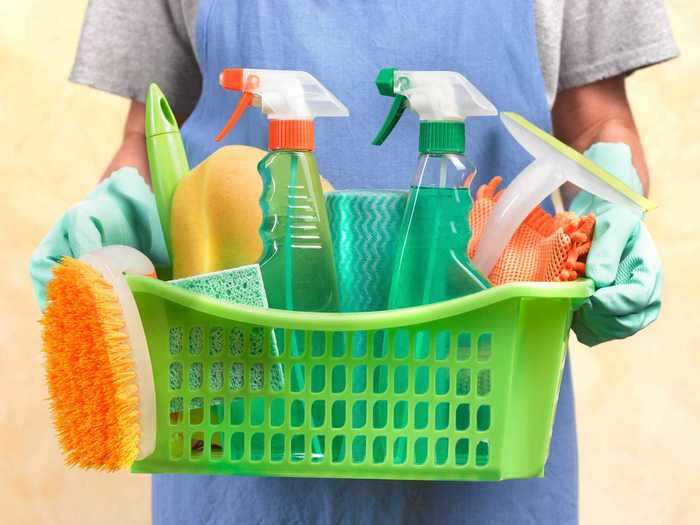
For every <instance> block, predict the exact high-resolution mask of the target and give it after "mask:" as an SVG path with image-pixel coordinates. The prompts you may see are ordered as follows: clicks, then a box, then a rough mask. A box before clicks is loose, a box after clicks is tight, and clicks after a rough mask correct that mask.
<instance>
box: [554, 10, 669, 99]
mask: <svg viewBox="0 0 700 525" xmlns="http://www.w3.org/2000/svg"><path fill="white" fill-rule="evenodd" d="M565 1H566V5H565V10H564V21H563V30H562V43H561V65H560V69H559V86H558V87H559V90H563V89H567V88H572V87H577V86H582V85H585V84H590V83H592V82H595V81H598V80H603V79H606V78H611V77H614V76H617V75H621V74H626V73H631V72H633V71H635V70H637V69H640V68H643V67H647V66H650V65H653V64H657V63H659V62H663V61H665V60H669V59H671V58H674V57H676V56H678V48H677V46H676V43H675V41H674V39H673V35H672V33H671V25H670V23H669V20H668V16H667V14H666V9H665V6H664V1H663V0H615V1H610V0H565Z"/></svg>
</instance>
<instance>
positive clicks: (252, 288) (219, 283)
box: [170, 264, 267, 308]
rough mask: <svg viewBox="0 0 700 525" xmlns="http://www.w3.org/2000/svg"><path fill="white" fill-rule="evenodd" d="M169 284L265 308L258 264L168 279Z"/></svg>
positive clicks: (263, 289)
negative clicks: (172, 279)
mask: <svg viewBox="0 0 700 525" xmlns="http://www.w3.org/2000/svg"><path fill="white" fill-rule="evenodd" d="M170 284H172V285H175V286H179V287H180V288H184V289H185V290H189V291H190V292H194V293H199V294H203V295H208V296H209V297H214V298H216V299H219V300H221V301H229V302H232V303H237V304H247V305H249V306H260V307H261V308H267V296H266V295H265V288H264V286H263V280H262V274H261V273H260V265H259V264H251V265H249V266H241V267H239V268H234V269H232V270H224V271H222V272H214V273H205V274H202V275H195V276H194V277H187V278H185V279H176V280H174V281H170Z"/></svg>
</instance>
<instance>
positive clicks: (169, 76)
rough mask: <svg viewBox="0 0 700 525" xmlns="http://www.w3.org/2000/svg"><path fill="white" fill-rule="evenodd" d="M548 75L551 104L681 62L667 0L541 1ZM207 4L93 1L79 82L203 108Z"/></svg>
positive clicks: (75, 77)
mask: <svg viewBox="0 0 700 525" xmlns="http://www.w3.org/2000/svg"><path fill="white" fill-rule="evenodd" d="M534 2H535V28H536V32H537V43H538V48H539V55H540V63H541V65H542V75H543V77H544V83H545V89H546V91H547V99H548V101H549V104H550V106H551V105H552V104H553V103H554V99H555V97H556V94H557V93H558V92H559V91H561V90H563V89H567V88H571V87H576V86H582V85H585V84H590V83H591V82H595V81H597V80H602V79H605V78H610V77H613V76H616V75H620V74H625V73H631V72H633V71H635V70H636V69H639V68H642V67H646V66H649V65H652V64H656V63H659V62H662V61H664V60H668V59H670V58H674V57H675V56H677V55H678V48H677V47H676V44H675V42H674V40H673V36H672V34H671V27H670V24H669V21H668V17H667V15H666V10H665V7H664V1H663V0H615V1H610V0H534ZM198 6H199V0H149V1H148V2H137V1H136V0H90V2H89V3H88V8H87V12H86V13H85V21H84V23H83V30H82V34H81V37H80V44H79V46H78V52H77V55H76V58H75V64H74V65H73V70H72V72H71V75H70V79H71V80H72V81H73V82H77V83H79V84H86V85H88V86H92V87H95V88H97V89H100V90H103V91H108V92H110V93H115V94H117V95H121V96H124V97H127V98H131V99H134V100H139V101H141V102H143V100H144V95H145V93H146V88H147V86H148V84H149V83H151V82H156V83H158V84H159V85H160V86H161V88H162V89H163V90H164V91H165V92H166V93H168V100H169V101H170V103H171V104H172V106H173V109H174V111H175V112H176V113H178V114H180V115H183V116H184V115H188V114H189V113H190V112H191V111H192V109H193V108H194V105H195V104H196V102H197V99H198V97H199V91H200V84H201V75H200V72H199V68H198V66H197V60H196V57H195V49H196V45H195V38H196V37H195V35H196V28H195V24H196V14H197V8H198Z"/></svg>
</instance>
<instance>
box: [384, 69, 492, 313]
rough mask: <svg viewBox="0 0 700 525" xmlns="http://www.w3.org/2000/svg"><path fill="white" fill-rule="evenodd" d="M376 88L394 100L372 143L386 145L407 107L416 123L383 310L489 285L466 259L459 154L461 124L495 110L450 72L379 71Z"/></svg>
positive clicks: (467, 201) (468, 169)
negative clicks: (413, 160)
mask: <svg viewBox="0 0 700 525" xmlns="http://www.w3.org/2000/svg"><path fill="white" fill-rule="evenodd" d="M376 83H377V87H378V88H379V92H380V93H381V94H382V95H386V96H391V97H394V103H393V106H392V108H391V111H390V112H389V115H388V116H387V118H386V120H385V122H384V125H383V126H382V129H381V131H380V132H379V134H378V135H377V137H376V138H375V139H374V141H373V144H375V145H380V144H382V143H383V142H384V141H385V140H386V138H387V137H388V135H389V134H390V133H391V131H392V130H393V129H394V126H396V124H397V122H398V121H399V119H400V118H401V115H402V114H403V113H404V110H405V109H406V108H407V107H409V108H411V109H412V110H413V111H415V112H416V113H417V114H418V116H419V118H420V140H419V151H420V156H419V158H418V169H417V171H416V174H415V176H414V177H413V180H412V182H411V191H410V194H409V197H408V203H407V205H406V211H405V213H404V217H403V222H402V226H401V234H400V237H399V245H398V251H397V257H396V261H395V265H394V273H393V281H392V285H391V291H390V294H389V308H402V307H408V306H417V305H422V304H428V303H434V302H438V301H442V300H446V299H453V298H455V297H460V296H463V295H467V294H470V293H473V292H477V291H480V290H484V289H486V288H489V287H490V286H491V285H490V283H489V282H488V280H487V279H486V278H485V277H484V276H482V275H481V274H480V273H479V272H478V271H477V270H476V268H474V266H473V265H472V263H471V261H470V260H469V259H468V258H467V255H466V252H467V245H468V243H469V239H470V238H471V230H470V228H469V223H468V217H469V211H470V210H471V206H472V200H471V195H470V193H469V188H468V182H469V181H470V179H471V177H473V175H474V174H475V173H476V169H475V168H474V166H473V164H472V163H471V162H470V161H469V160H468V159H466V158H465V157H464V156H463V154H464V149H465V148H464V146H465V124H464V121H465V119H466V118H468V117H479V116H492V115H496V114H497V111H496V108H495V107H494V106H493V104H491V102H489V101H488V100H487V99H486V97H484V95H482V94H481V93H480V92H479V90H478V89H477V88H476V87H474V86H473V85H472V84H471V83H470V82H469V81H468V80H467V79H466V78H464V77H463V76H462V75H460V74H459V73H455V72H453V71H399V70H396V69H382V70H381V71H380V72H379V75H378V76H377V80H376Z"/></svg>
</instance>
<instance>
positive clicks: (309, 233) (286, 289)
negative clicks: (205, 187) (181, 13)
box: [216, 68, 348, 312]
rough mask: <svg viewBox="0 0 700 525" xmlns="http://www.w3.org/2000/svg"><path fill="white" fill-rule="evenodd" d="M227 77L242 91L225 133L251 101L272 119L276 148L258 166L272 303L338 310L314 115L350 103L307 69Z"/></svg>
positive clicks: (237, 72) (228, 72) (228, 73)
mask: <svg viewBox="0 0 700 525" xmlns="http://www.w3.org/2000/svg"><path fill="white" fill-rule="evenodd" d="M219 83H220V84H221V86H222V87H224V89H229V90H233V91H241V92H242V95H241V99H240V101H239V103H238V106H237V107H236V109H235V110H234V112H233V113H232V115H231V117H230V118H229V120H228V122H227V123H226V125H225V127H224V129H223V130H222V131H221V132H220V133H219V135H218V136H217V137H216V138H217V140H221V139H222V138H223V137H224V135H226V134H227V133H228V132H229V131H230V130H231V129H232V128H233V127H234V126H235V125H236V123H237V122H238V120H239V119H240V117H241V116H242V114H243V113H244V111H245V110H246V108H248V107H251V106H254V107H258V108H260V110H261V111H262V112H263V113H264V114H265V115H266V116H267V118H268V123H269V148H268V149H269V150H270V153H269V154H268V155H266V156H265V157H264V158H263V159H262V160H261V161H260V164H259V165H258V172H259V173H260V175H261V177H262V179H263V193H262V195H261V197H260V205H261V208H262V212H263V223H262V226H261V227H260V236H261V239H262V243H263V255H262V257H261V259H260V261H259V263H260V269H261V272H262V276H263V282H264V284H265V291H266V294H267V299H268V303H269V305H270V307H271V308H281V309H286V310H303V311H307V312H330V311H337V310H338V308H339V298H338V286H337V280H336V274H335V262H334V258H333V246H332V244H331V236H330V228H329V224H328V217H327V214H326V207H325V201H324V198H323V190H322V188H321V179H320V175H319V171H318V167H317V165H316V158H315V156H314V154H313V149H314V126H313V119H314V118H316V117H346V116H348V110H347V108H346V107H345V106H344V105H343V104H342V103H341V102H340V101H339V100H338V99H337V98H336V97H335V96H333V94H332V93H331V92H330V91H328V90H327V89H326V88H325V87H324V86H323V85H322V84H321V83H320V82H319V81H318V80H316V79H315V78H314V77H313V76H312V75H310V74H309V73H306V72H304V71H282V70H268V69H239V68H228V69H225V70H224V71H223V72H222V73H221V76H220V78H219Z"/></svg>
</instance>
